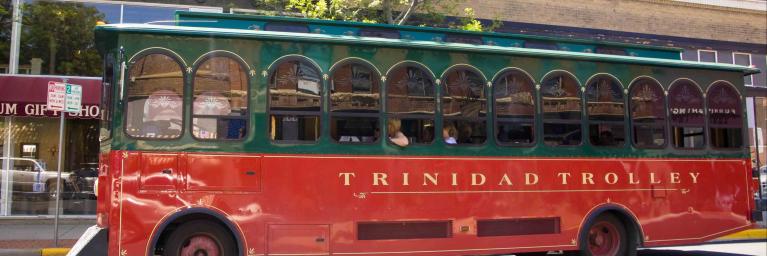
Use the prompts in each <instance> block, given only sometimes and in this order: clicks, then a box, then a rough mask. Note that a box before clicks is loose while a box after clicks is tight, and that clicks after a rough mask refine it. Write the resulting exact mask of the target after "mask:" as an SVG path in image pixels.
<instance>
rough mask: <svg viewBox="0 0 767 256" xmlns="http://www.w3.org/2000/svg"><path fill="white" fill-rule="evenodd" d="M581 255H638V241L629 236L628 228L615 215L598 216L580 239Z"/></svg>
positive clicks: (584, 230) (586, 227)
mask: <svg viewBox="0 0 767 256" xmlns="http://www.w3.org/2000/svg"><path fill="white" fill-rule="evenodd" d="M578 239H579V241H578V247H579V249H580V255H583V256H624V255H636V241H633V240H635V239H634V238H633V236H629V233H628V232H627V228H626V226H625V225H624V224H623V222H622V221H621V220H620V219H618V217H616V216H615V215H613V214H609V213H605V214H601V215H599V216H597V218H595V219H593V220H592V221H590V222H589V223H588V225H586V226H585V227H584V229H583V231H582V232H581V234H580V237H579V238H578Z"/></svg>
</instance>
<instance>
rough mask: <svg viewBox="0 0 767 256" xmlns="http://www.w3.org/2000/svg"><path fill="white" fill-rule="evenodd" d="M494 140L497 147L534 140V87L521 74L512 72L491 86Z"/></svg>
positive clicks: (530, 80) (527, 78)
mask: <svg viewBox="0 0 767 256" xmlns="http://www.w3.org/2000/svg"><path fill="white" fill-rule="evenodd" d="M493 94H494V96H495V97H494V98H495V105H494V108H495V117H496V128H495V131H496V139H497V140H498V142H499V143H500V144H510V145H515V144H517V145H526V144H531V143H533V142H534V141H535V138H534V133H533V132H534V131H535V84H534V82H533V80H532V79H531V78H530V77H529V76H528V75H527V74H526V73H524V72H522V71H519V70H511V71H509V72H506V73H505V74H504V75H502V76H500V78H498V79H497V80H496V81H495V82H494V83H493Z"/></svg>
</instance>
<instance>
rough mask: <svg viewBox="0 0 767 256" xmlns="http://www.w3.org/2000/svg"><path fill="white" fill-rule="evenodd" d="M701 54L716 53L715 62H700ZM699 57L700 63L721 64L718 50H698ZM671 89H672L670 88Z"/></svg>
mask: <svg viewBox="0 0 767 256" xmlns="http://www.w3.org/2000/svg"><path fill="white" fill-rule="evenodd" d="M701 52H713V53H714V62H708V61H701V60H700V53H701ZM697 56H698V62H704V63H719V52H718V51H717V50H705V49H698V51H697ZM669 88H670V87H669Z"/></svg>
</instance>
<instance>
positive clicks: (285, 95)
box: [269, 59, 322, 141]
mask: <svg viewBox="0 0 767 256" xmlns="http://www.w3.org/2000/svg"><path fill="white" fill-rule="evenodd" d="M321 89H322V80H321V73H320V71H319V70H318V69H317V68H315V67H314V66H312V65H311V64H310V63H309V62H308V61H307V60H304V59H294V60H286V61H283V62H281V63H279V64H277V66H276V68H274V70H273V71H272V74H271V77H270V79H269V111H270V113H271V118H270V124H271V125H270V126H269V131H270V135H271V138H272V140H277V141H280V140H285V141H316V140H317V139H318V138H319V130H320V122H319V116H320V110H321V102H320V100H321V99H320V98H321V97H320V95H322V94H321Z"/></svg>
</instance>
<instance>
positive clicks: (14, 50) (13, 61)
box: [8, 0, 21, 74]
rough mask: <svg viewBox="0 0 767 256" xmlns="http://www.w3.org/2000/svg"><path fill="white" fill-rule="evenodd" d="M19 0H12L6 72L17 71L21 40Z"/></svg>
mask: <svg viewBox="0 0 767 256" xmlns="http://www.w3.org/2000/svg"><path fill="white" fill-rule="evenodd" d="M20 38H21V0H13V19H12V20H11V57H10V60H8V74H18V73H19V41H20V40H21V39H20Z"/></svg>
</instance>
